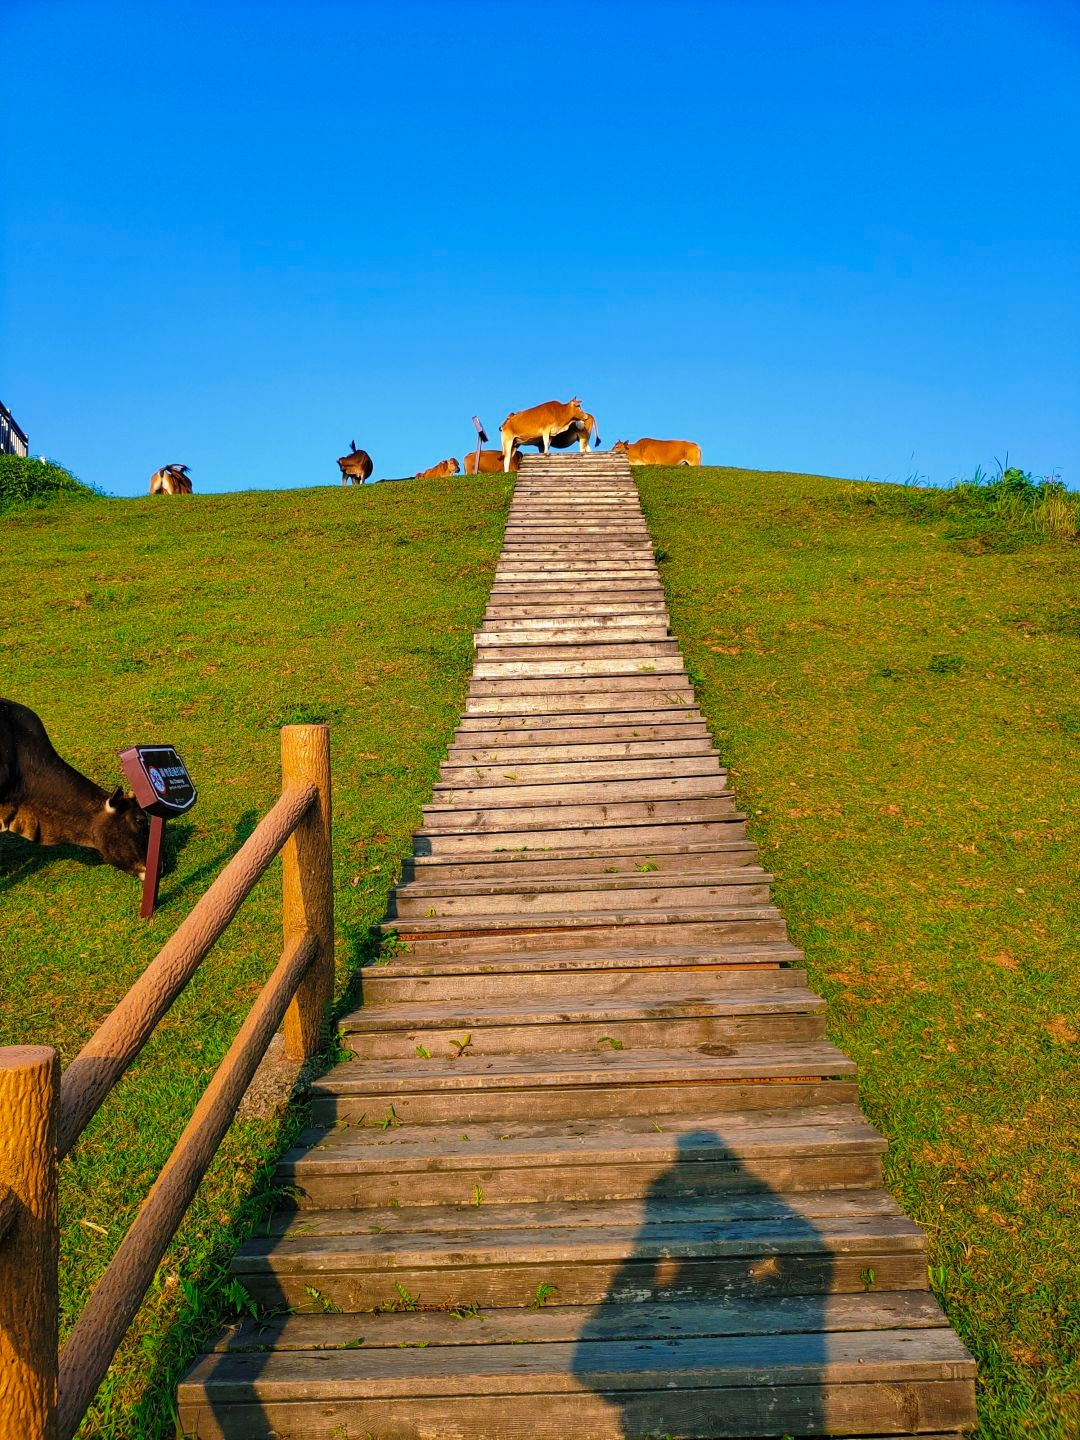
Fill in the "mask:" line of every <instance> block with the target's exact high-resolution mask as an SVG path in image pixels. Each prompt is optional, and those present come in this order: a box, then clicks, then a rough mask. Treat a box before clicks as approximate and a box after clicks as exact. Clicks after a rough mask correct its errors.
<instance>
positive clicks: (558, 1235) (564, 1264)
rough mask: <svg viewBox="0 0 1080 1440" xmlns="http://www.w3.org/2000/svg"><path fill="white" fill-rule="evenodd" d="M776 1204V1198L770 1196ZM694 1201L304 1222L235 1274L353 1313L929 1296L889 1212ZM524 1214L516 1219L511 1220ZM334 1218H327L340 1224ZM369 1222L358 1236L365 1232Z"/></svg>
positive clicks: (917, 1245) (918, 1239)
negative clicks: (542, 1301) (539, 1301)
mask: <svg viewBox="0 0 1080 1440" xmlns="http://www.w3.org/2000/svg"><path fill="white" fill-rule="evenodd" d="M770 1198H775V1197H770ZM712 1208H713V1207H711V1206H710V1204H709V1203H708V1201H707V1200H703V1199H701V1198H700V1197H696V1196H695V1197H693V1198H689V1199H686V1198H683V1199H670V1200H666V1201H660V1200H658V1199H656V1198H653V1199H650V1200H649V1201H647V1202H645V1204H644V1205H640V1204H638V1205H633V1204H626V1203H625V1202H624V1203H622V1204H611V1203H608V1204H606V1205H602V1206H601V1205H586V1206H580V1205H573V1204H571V1205H559V1204H541V1205H527V1206H519V1205H509V1206H507V1205H487V1204H484V1203H481V1205H479V1206H475V1205H473V1206H460V1207H457V1208H456V1209H453V1210H450V1209H446V1208H444V1207H438V1208H436V1207H430V1206H412V1207H408V1208H404V1207H403V1208H399V1209H397V1210H394V1209H391V1208H389V1207H387V1208H385V1209H382V1208H377V1209H375V1210H374V1211H368V1212H367V1213H366V1214H364V1215H360V1214H357V1213H356V1212H348V1211H346V1212H345V1216H344V1223H343V1224H341V1223H339V1224H335V1212H334V1211H332V1210H331V1211H328V1212H321V1213H319V1214H317V1215H315V1216H312V1215H311V1212H309V1211H305V1212H301V1213H300V1214H299V1215H297V1216H296V1217H295V1220H294V1222H293V1223H292V1224H291V1225H290V1226H289V1227H288V1228H286V1229H285V1230H284V1233H282V1234H276V1235H270V1236H262V1237H258V1238H255V1239H252V1240H249V1241H247V1242H246V1243H245V1244H244V1245H242V1246H241V1248H240V1250H239V1252H238V1253H237V1255H236V1257H235V1258H234V1260H233V1263H232V1267H231V1268H232V1272H233V1275H234V1276H235V1277H236V1278H237V1279H238V1280H239V1281H240V1283H241V1284H242V1285H243V1286H244V1288H245V1290H246V1291H247V1292H248V1294H249V1295H251V1297H252V1298H253V1299H254V1300H255V1301H256V1302H257V1303H258V1304H260V1305H264V1306H267V1307H268V1308H275V1309H276V1308H279V1307H281V1306H283V1305H286V1306H293V1307H296V1306H304V1305H306V1304H307V1303H309V1300H310V1291H311V1290H312V1289H317V1291H318V1293H319V1296H320V1303H324V1302H329V1304H331V1305H333V1306H335V1307H337V1308H338V1309H339V1310H342V1311H348V1312H350V1313H355V1312H358V1311H370V1310H375V1309H380V1308H382V1309H386V1308H390V1307H393V1306H395V1305H398V1304H400V1303H401V1291H402V1290H405V1291H406V1292H408V1294H409V1295H410V1296H413V1297H415V1299H416V1303H419V1304H423V1305H427V1306H429V1307H432V1308H439V1309H451V1308H453V1307H465V1306H470V1305H477V1306H479V1307H480V1308H482V1309H484V1310H486V1309H488V1308H489V1307H492V1308H502V1307H505V1306H517V1307H520V1308H521V1309H525V1308H527V1307H528V1304H529V1301H530V1300H531V1299H532V1297H533V1296H534V1295H535V1293H536V1290H537V1287H538V1286H539V1285H542V1284H546V1285H549V1286H552V1287H554V1291H555V1293H557V1294H558V1296H559V1303H560V1304H566V1305H598V1304H620V1303H626V1302H630V1301H637V1302H639V1303H641V1302H644V1303H653V1304H656V1303H665V1302H666V1303H672V1302H681V1301H688V1302H698V1303H700V1302H701V1301H704V1300H706V1299H709V1298H713V1299H715V1300H718V1301H722V1300H724V1299H726V1298H727V1297H728V1296H746V1295H750V1294H753V1295H761V1296H774V1295H792V1294H796V1295H797V1294H802V1295H828V1294H836V1293H847V1294H851V1293H859V1292H865V1291H866V1290H867V1289H868V1285H867V1281H866V1278H865V1276H866V1272H867V1270H868V1269H872V1270H873V1272H874V1281H873V1283H874V1284H875V1285H880V1286H881V1288H882V1289H884V1290H887V1291H898V1290H901V1291H902V1290H917V1289H920V1288H922V1289H925V1288H926V1238H925V1236H924V1235H923V1233H922V1231H921V1230H919V1228H918V1227H917V1226H915V1225H913V1224H912V1223H911V1221H910V1220H907V1219H906V1218H905V1217H904V1216H903V1215H901V1214H900V1212H899V1211H898V1210H897V1208H896V1207H895V1205H893V1206H890V1207H881V1206H870V1207H868V1208H867V1210H866V1211H863V1212H860V1211H859V1210H858V1209H857V1208H856V1207H854V1206H848V1207H845V1208H844V1209H842V1210H841V1211H840V1213H830V1212H829V1210H828V1208H827V1207H826V1206H825V1205H822V1204H819V1205H817V1206H815V1207H813V1208H812V1213H811V1214H810V1215H806V1214H802V1213H800V1212H799V1210H798V1209H797V1208H796V1207H795V1206H793V1205H792V1204H790V1203H789V1202H787V1201H785V1200H781V1201H780V1202H779V1203H778V1204H775V1205H772V1206H766V1207H763V1212H762V1213H757V1214H754V1213H751V1214H750V1215H747V1216H743V1217H740V1216H739V1215H738V1214H737V1213H736V1214H731V1213H727V1212H725V1210H724V1207H722V1206H721V1207H716V1209H717V1211H718V1213H717V1214H716V1216H715V1218H714V1216H713V1215H712V1214H710V1211H711V1210H712ZM523 1211H524V1212H526V1213H522V1212H523ZM582 1212H583V1213H582ZM340 1213H341V1212H338V1214H340ZM365 1221H366V1223H365Z"/></svg>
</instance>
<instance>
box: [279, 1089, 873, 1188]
mask: <svg viewBox="0 0 1080 1440" xmlns="http://www.w3.org/2000/svg"><path fill="white" fill-rule="evenodd" d="M384 1118H385V1117H384ZM391 1120H392V1117H391ZM466 1137H467V1138H466ZM884 1150H885V1142H884V1140H882V1138H881V1136H880V1135H879V1134H878V1133H877V1131H875V1130H873V1129H872V1128H871V1127H870V1126H869V1125H867V1124H866V1122H865V1121H864V1120H863V1118H862V1116H861V1115H860V1114H859V1112H858V1111H857V1110H856V1109H854V1108H853V1107H847V1106H843V1105H836V1106H825V1107H822V1108H821V1109H820V1110H819V1109H816V1108H814V1107H807V1106H800V1107H797V1108H795V1109H792V1110H785V1111H773V1110H760V1109H753V1110H747V1111H737V1112H732V1111H716V1112H715V1113H713V1112H706V1113H704V1114H701V1115H669V1116H668V1117H667V1120H666V1122H664V1124H663V1125H662V1126H661V1128H660V1129H659V1130H657V1129H656V1128H655V1122H654V1121H652V1120H650V1119H649V1118H648V1117H646V1116H633V1115H631V1116H617V1117H612V1118H610V1119H603V1120H585V1119H582V1120H571V1121H551V1122H546V1121H544V1122H523V1121H509V1120H508V1121H497V1122H496V1123H495V1124H494V1125H493V1124H490V1123H482V1124H475V1123H470V1124H469V1126H468V1128H467V1129H466V1130H459V1129H458V1128H457V1127H456V1126H453V1125H450V1126H447V1125H401V1126H399V1127H395V1126H394V1125H393V1124H392V1123H391V1124H390V1126H389V1127H388V1128H387V1129H386V1130H382V1129H379V1130H369V1129H363V1130H358V1129H355V1128H349V1129H345V1130H340V1129H335V1130H331V1131H327V1132H318V1133H316V1132H311V1133H307V1132H305V1133H304V1134H303V1135H302V1136H301V1137H300V1140H299V1142H298V1144H297V1145H296V1147H295V1148H294V1149H292V1150H290V1151H288V1152H287V1153H286V1154H285V1155H284V1156H283V1157H282V1159H281V1161H280V1162H279V1163H278V1166H277V1169H276V1180H277V1182H278V1183H280V1184H282V1185H287V1186H289V1187H290V1193H291V1194H292V1196H293V1199H294V1202H295V1203H296V1204H297V1206H298V1207H300V1208H305V1209H339V1208H342V1207H345V1208H356V1209H365V1208H371V1207H385V1206H387V1205H391V1204H392V1202H395V1201H396V1202H397V1203H398V1204H408V1205H410V1206H423V1205H470V1204H475V1200H476V1187H477V1186H479V1187H480V1190H481V1192H482V1195H483V1196H484V1197H485V1201H486V1203H488V1204H516V1203H518V1202H526V1201H530V1202H545V1203H546V1202H554V1201H567V1200H623V1199H638V1198H640V1197H642V1196H644V1195H647V1194H648V1195H650V1196H651V1197H652V1198H653V1199H660V1198H661V1197H672V1198H678V1197H680V1196H682V1197H686V1196H691V1195H696V1196H701V1195H718V1194H727V1193H730V1192H734V1191H740V1192H741V1191H772V1192H773V1193H783V1194H784V1195H788V1194H789V1193H791V1192H794V1191H800V1190H832V1189H840V1190H851V1189H866V1188H871V1187H879V1186H880V1185H881V1156H882V1154H883V1152H884Z"/></svg>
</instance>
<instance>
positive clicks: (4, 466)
mask: <svg viewBox="0 0 1080 1440" xmlns="http://www.w3.org/2000/svg"><path fill="white" fill-rule="evenodd" d="M96 493H97V492H96V491H94V490H93V489H91V487H90V486H89V485H84V484H83V482H82V481H81V480H78V479H76V477H75V476H74V475H72V473H71V471H70V470H65V469H64V467H63V465H55V464H54V463H53V462H52V461H51V460H34V459H32V458H31V457H30V456H24V455H0V511H3V510H11V509H13V508H14V507H16V506H19V505H29V504H32V503H33V502H34V501H36V500H47V499H50V498H51V497H52V496H54V495H72V496H75V495H81V496H85V495H94V494H96Z"/></svg>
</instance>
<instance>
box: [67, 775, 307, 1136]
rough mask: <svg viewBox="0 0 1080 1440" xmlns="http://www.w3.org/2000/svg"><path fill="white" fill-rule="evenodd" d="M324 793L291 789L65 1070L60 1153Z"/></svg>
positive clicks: (150, 1033)
mask: <svg viewBox="0 0 1080 1440" xmlns="http://www.w3.org/2000/svg"><path fill="white" fill-rule="evenodd" d="M317 795H318V790H317V788H316V786H315V785H313V784H308V785H297V786H294V787H293V788H292V789H290V790H286V791H285V793H284V794H283V795H282V797H281V799H280V800H279V801H278V802H277V804H276V805H275V806H274V807H273V809H272V810H270V811H269V813H268V814H267V815H265V816H264V817H263V819H262V820H261V821H260V822H259V824H258V825H257V826H256V827H255V829H254V831H253V832H252V834H251V835H250V836H249V837H248V838H247V840H246V841H245V842H244V844H243V845H242V846H241V847H240V849H239V850H238V851H237V853H236V854H235V855H234V856H233V858H232V859H231V860H230V861H229V863H228V865H226V866H225V869H224V870H223V871H222V872H221V874H220V875H219V876H218V877H217V879H216V880H215V881H214V883H213V884H212V885H211V886H210V888H209V890H207V892H206V894H205V895H203V896H202V897H201V899H199V900H198V902H197V903H196V904H195V906H194V908H193V909H192V911H191V913H190V914H189V915H188V917H187V918H186V919H185V920H184V921H182V922H181V924H180V926H179V928H178V929H177V931H176V933H175V934H174V935H173V936H172V938H171V939H170V940H167V941H166V943H165V944H164V945H163V946H162V948H161V950H159V951H158V954H157V956H156V957H155V958H154V959H153V960H152V961H151V962H150V964H149V965H148V966H147V967H146V969H145V970H144V971H143V973H142V974H141V975H140V976H139V978H138V980H136V982H135V984H134V985H133V986H132V987H131V989H130V990H129V991H128V993H127V994H126V995H125V996H124V998H123V999H122V1000H121V1001H120V1003H119V1005H117V1007H116V1009H115V1010H113V1011H112V1013H111V1014H109V1015H107V1016H106V1018H105V1019H104V1020H103V1021H102V1023H101V1025H100V1026H99V1027H98V1029H97V1031H96V1032H95V1033H94V1035H93V1036H92V1037H91V1039H89V1040H88V1041H87V1042H86V1044H85V1045H84V1046H83V1048H82V1049H81V1050H80V1051H79V1053H78V1055H77V1056H76V1057H75V1059H74V1060H72V1062H71V1064H70V1065H69V1066H68V1067H67V1069H66V1070H65V1071H64V1074H63V1077H62V1079H61V1081H60V1145H59V1158H60V1159H61V1160H62V1159H63V1158H64V1156H65V1155H66V1154H67V1153H68V1151H69V1150H70V1149H71V1147H72V1146H73V1145H74V1144H75V1141H76V1140H77V1139H78V1138H79V1136H80V1135H81V1134H82V1132H83V1131H84V1130H85V1129H86V1127H87V1125H88V1124H89V1123H90V1121H91V1120H92V1119H93V1117H94V1115H95V1114H96V1112H97V1111H98V1109H99V1108H100V1106H101V1104H102V1102H103V1101H104V1099H105V1097H106V1096H107V1095H108V1093H109V1091H110V1090H111V1089H112V1087H113V1086H114V1085H115V1084H116V1082H117V1080H119V1079H120V1076H121V1075H123V1073H124V1071H125V1070H126V1069H127V1068H128V1066H129V1065H130V1064H131V1062H132V1061H133V1060H134V1059H135V1057H136V1056H137V1055H138V1053H139V1051H140V1050H141V1049H142V1048H143V1046H144V1045H145V1044H146V1042H147V1040H149V1038H150V1036H151V1035H152V1034H153V1032H154V1027H155V1026H156V1025H157V1023H158V1021H159V1020H160V1019H161V1017H162V1016H163V1015H164V1014H165V1013H166V1011H167V1010H168V1009H169V1006H170V1005H171V1004H172V1003H173V1001H174V1000H175V999H176V997H177V996H178V995H179V994H180V992H181V990H183V988H184V986H185V985H186V984H187V983H188V981H189V980H190V979H191V977H192V976H193V975H194V974H195V971H196V970H197V969H198V968H199V965H200V963H201V962H202V961H203V960H204V959H205V957H206V955H207V954H208V952H209V951H210V948H211V946H212V945H213V944H214V942H215V941H216V940H218V939H219V938H220V937H221V935H222V933H223V932H224V931H225V929H226V927H227V926H228V925H229V923H230V921H231V920H232V919H233V917H234V916H235V915H236V912H237V911H238V910H239V909H240V906H241V905H242V904H243V902H244V900H245V899H246V897H247V896H248V894H249V893H250V892H251V890H252V889H253V887H254V886H255V884H256V882H257V881H258V880H259V879H261V877H262V876H263V875H264V874H265V872H266V870H267V869H268V868H269V866H270V863H271V862H272V861H273V859H274V857H275V856H276V855H277V854H278V852H279V850H280V849H281V847H282V846H283V845H284V843H285V841H286V840H287V839H288V838H289V836H290V835H291V834H292V833H293V831H294V830H295V829H296V827H297V825H298V824H299V823H300V821H301V820H302V819H303V818H304V815H305V814H306V813H307V811H308V810H309V809H310V807H311V804H312V802H313V801H314V800H315V799H316V797H317Z"/></svg>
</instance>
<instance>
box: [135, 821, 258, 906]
mask: <svg viewBox="0 0 1080 1440" xmlns="http://www.w3.org/2000/svg"><path fill="white" fill-rule="evenodd" d="M258 820H259V817H258V813H257V812H256V811H255V810H245V811H244V813H243V814H242V815H241V816H240V818H239V819H238V820H237V822H236V824H235V825H234V826H233V834H232V840H231V841H230V843H229V844H228V845H225V846H223V847H222V849H221V850H219V851H218V853H217V854H216V855H214V856H213V857H212V858H211V859H209V860H204V861H203V862H202V864H201V865H199V866H198V867H197V868H196V869H194V870H193V871H192V872H191V874H190V875H185V876H184V878H183V880H181V881H180V882H179V883H178V884H177V885H175V886H171V887H170V888H169V889H168V890H167V891H166V892H165V894H164V895H162V896H161V897H160V898H159V900H158V904H157V909H158V913H159V914H160V913H161V911H163V910H171V909H172V908H173V907H174V906H176V905H179V904H180V903H181V901H183V900H184V899H185V898H186V897H188V896H190V897H191V900H192V903H194V901H195V900H197V899H199V896H200V895H201V894H202V892H203V890H204V889H205V888H206V885H207V884H208V883H209V882H210V881H212V880H215V879H216V878H217V876H218V873H219V871H220V870H221V869H222V867H223V866H224V865H225V864H226V863H227V862H228V861H229V860H231V859H232V858H233V856H234V855H235V854H236V852H237V851H238V850H239V849H240V847H241V845H243V843H244V841H245V840H247V839H248V837H249V836H250V835H251V833H252V831H253V830H254V829H255V826H256V825H257V824H258ZM194 833H195V827H194V825H192V824H190V823H189V822H188V821H186V820H176V821H173V822H172V823H171V824H169V825H166V826H165V839H164V859H163V863H162V869H161V873H162V875H168V874H170V873H171V872H172V871H174V870H175V869H176V866H177V863H178V861H179V858H180V854H181V852H182V850H183V849H184V847H185V846H186V845H187V844H188V842H189V841H190V839H191V837H192V835H193V834H194ZM193 891H198V894H193V893H192V892H193Z"/></svg>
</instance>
